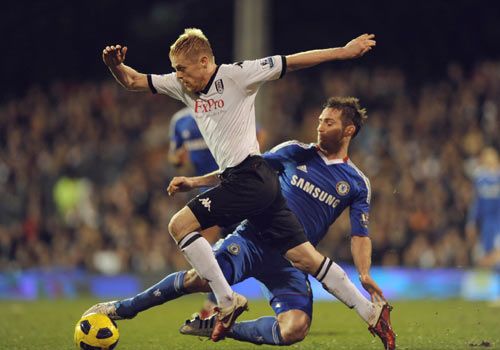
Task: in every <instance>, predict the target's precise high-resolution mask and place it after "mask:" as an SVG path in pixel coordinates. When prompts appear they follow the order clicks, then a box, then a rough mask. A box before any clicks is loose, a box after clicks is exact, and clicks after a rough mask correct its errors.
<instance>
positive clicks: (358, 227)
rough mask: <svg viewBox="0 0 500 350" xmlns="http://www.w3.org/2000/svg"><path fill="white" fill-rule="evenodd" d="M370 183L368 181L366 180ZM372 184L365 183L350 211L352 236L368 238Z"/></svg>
mask: <svg viewBox="0 0 500 350" xmlns="http://www.w3.org/2000/svg"><path fill="white" fill-rule="evenodd" d="M366 181H368V180H366ZM369 187H370V184H369V183H366V182H363V184H362V186H361V189H360V191H359V192H358V194H357V195H356V197H355V198H354V201H353V203H352V204H351V207H350V210H349V216H350V220H351V235H352V236H368V223H369V219H370V193H369V192H370V191H369Z"/></svg>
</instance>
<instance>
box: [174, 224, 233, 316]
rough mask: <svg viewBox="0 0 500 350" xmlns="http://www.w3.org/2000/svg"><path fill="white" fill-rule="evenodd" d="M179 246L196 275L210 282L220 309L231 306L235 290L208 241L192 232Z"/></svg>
mask: <svg viewBox="0 0 500 350" xmlns="http://www.w3.org/2000/svg"><path fill="white" fill-rule="evenodd" d="M178 245H179V248H180V249H181V251H182V253H183V254H184V256H185V257H186V259H187V261H189V263H190V264H191V266H192V267H193V268H194V269H195V270H196V273H197V274H198V275H199V276H200V277H201V278H203V279H206V280H207V281H208V284H209V285H210V288H211V289H212V292H213V293H214V295H215V298H216V299H217V304H218V305H219V307H222V308H224V307H227V306H230V305H231V302H232V300H233V290H232V289H231V287H230V286H229V283H227V281H226V278H225V277H224V274H223V273H222V270H221V269H220V266H219V264H218V263H217V260H216V259H215V255H214V253H213V251H212V247H211V246H210V244H209V243H208V241H207V240H206V239H205V238H203V237H202V236H201V235H200V234H199V233H198V232H192V233H190V234H188V235H186V236H185V237H184V238H182V239H181V240H180V242H179V243H178Z"/></svg>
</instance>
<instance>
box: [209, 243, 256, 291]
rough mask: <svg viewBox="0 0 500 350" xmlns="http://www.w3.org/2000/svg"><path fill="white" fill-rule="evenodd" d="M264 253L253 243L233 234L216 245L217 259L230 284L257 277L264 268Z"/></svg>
mask: <svg viewBox="0 0 500 350" xmlns="http://www.w3.org/2000/svg"><path fill="white" fill-rule="evenodd" d="M262 254H263V251H262V249H260V248H259V247H258V246H257V245H256V244H255V243H254V242H253V241H251V240H249V239H246V238H244V237H241V236H240V235H238V234H231V235H229V236H227V237H226V238H225V239H223V240H220V241H219V242H217V244H216V245H215V258H216V259H217V262H218V263H219V266H220V267H221V270H222V273H223V274H224V277H225V278H226V280H227V281H228V283H229V284H236V283H238V282H241V281H243V280H245V279H246V278H249V277H252V276H253V275H255V273H256V271H259V270H261V269H262V268H263V266H262V263H261V262H262Z"/></svg>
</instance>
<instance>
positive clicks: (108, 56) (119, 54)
mask: <svg viewBox="0 0 500 350" xmlns="http://www.w3.org/2000/svg"><path fill="white" fill-rule="evenodd" d="M126 54H127V47H126V46H123V47H122V46H121V45H114V46H106V47H105V48H104V50H102V60H103V61H104V63H105V64H106V66H108V67H116V66H118V65H120V64H122V63H123V61H125V56H126Z"/></svg>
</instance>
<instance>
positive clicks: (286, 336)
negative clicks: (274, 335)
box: [278, 310, 311, 345]
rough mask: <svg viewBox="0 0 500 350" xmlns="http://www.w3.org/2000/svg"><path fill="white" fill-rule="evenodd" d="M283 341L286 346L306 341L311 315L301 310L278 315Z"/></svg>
mask: <svg viewBox="0 0 500 350" xmlns="http://www.w3.org/2000/svg"><path fill="white" fill-rule="evenodd" d="M278 323H279V326H280V334H281V339H282V340H283V344H284V345H290V344H294V343H297V342H299V341H302V340H304V338H305V337H306V335H307V333H308V332H309V327H310V325H311V319H310V317H309V315H307V314H306V313H305V312H303V311H301V310H289V311H287V312H284V313H282V314H279V315H278Z"/></svg>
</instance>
